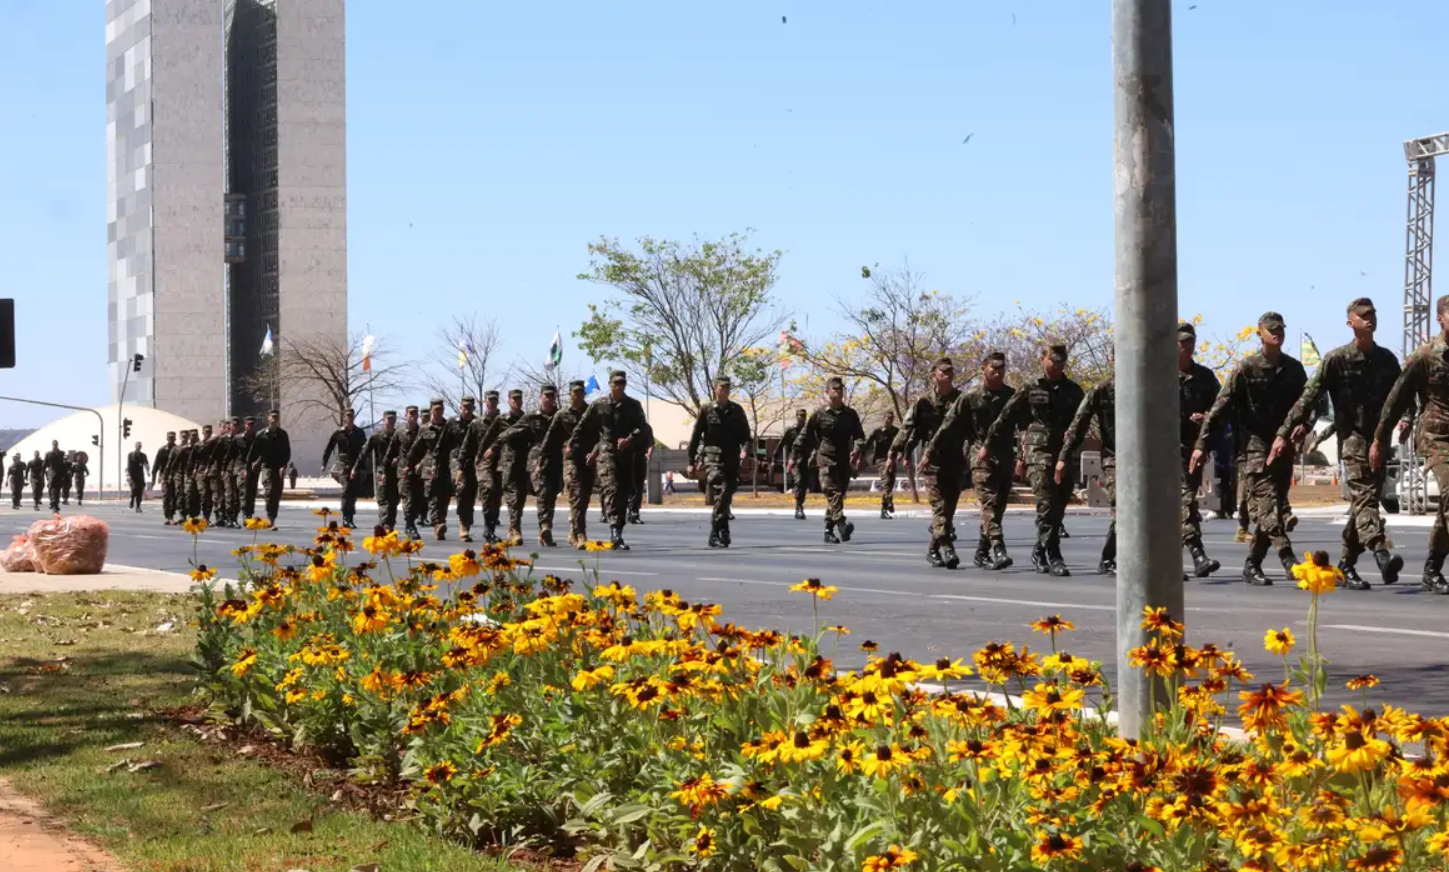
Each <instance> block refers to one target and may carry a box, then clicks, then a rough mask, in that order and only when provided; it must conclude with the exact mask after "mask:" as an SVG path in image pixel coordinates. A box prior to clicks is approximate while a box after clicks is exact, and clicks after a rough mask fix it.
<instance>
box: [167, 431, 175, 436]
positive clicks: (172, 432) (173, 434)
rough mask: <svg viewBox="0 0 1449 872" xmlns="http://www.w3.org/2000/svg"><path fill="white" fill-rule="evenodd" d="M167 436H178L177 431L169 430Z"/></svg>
mask: <svg viewBox="0 0 1449 872" xmlns="http://www.w3.org/2000/svg"><path fill="white" fill-rule="evenodd" d="M166 435H167V436H175V435H176V431H175V430H167V431H166Z"/></svg>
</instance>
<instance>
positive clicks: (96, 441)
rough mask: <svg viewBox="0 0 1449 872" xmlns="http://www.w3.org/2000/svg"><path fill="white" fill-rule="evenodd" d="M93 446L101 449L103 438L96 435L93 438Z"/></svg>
mask: <svg viewBox="0 0 1449 872" xmlns="http://www.w3.org/2000/svg"><path fill="white" fill-rule="evenodd" d="M91 444H92V445H94V446H96V447H97V448H99V447H101V437H99V436H94V435H93V436H91Z"/></svg>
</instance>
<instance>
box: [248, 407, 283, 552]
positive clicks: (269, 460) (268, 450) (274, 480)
mask: <svg viewBox="0 0 1449 872" xmlns="http://www.w3.org/2000/svg"><path fill="white" fill-rule="evenodd" d="M291 462H292V438H291V437H290V436H289V435H287V431H286V430H283V429H282V413H281V412H280V411H278V410H277V409H272V410H271V411H269V412H267V426H266V429H264V430H263V431H262V432H260V433H258V434H257V437H256V438H255V439H253V440H252V450H251V452H250V453H248V455H247V465H248V466H250V467H251V468H252V471H253V472H255V473H256V474H258V475H260V476H262V477H263V480H264V481H265V482H266V485H267V520H268V521H270V522H271V523H272V524H276V523H277V512H278V510H280V508H281V505H282V471H283V470H285V469H286V468H287V465H288V464H290V463H291Z"/></svg>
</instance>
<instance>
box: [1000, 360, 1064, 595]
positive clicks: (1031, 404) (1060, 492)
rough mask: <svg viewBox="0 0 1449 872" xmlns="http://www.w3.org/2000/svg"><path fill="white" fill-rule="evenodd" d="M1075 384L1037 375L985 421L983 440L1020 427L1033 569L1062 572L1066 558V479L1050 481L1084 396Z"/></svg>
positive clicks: (1054, 477)
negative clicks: (1031, 513) (1032, 516)
mask: <svg viewBox="0 0 1449 872" xmlns="http://www.w3.org/2000/svg"><path fill="white" fill-rule="evenodd" d="M1085 396H1086V395H1085V394H1084V393H1083V391H1082V388H1081V386H1080V385H1078V384H1077V383H1076V382H1074V381H1072V380H1071V379H1070V378H1067V377H1066V376H1065V375H1063V376H1062V377H1061V378H1059V379H1057V380H1056V381H1052V380H1051V379H1048V378H1046V377H1045V376H1043V377H1041V378H1038V379H1037V380H1036V381H1034V382H1032V383H1031V384H1030V385H1028V386H1026V387H1025V388H1022V389H1021V390H1019V391H1017V392H1016V393H1014V394H1012V395H1011V398H1010V399H1008V400H1007V401H1006V404H1005V405H1003V406H1002V408H1001V413H1000V414H999V415H997V417H996V420H995V421H993V422H992V423H991V429H990V430H988V431H987V433H986V441H987V442H988V443H989V444H996V443H997V442H999V441H1000V440H1001V439H1003V438H1008V434H1010V433H1013V432H1015V431H1016V430H1018V429H1025V430H1026V439H1025V440H1024V443H1025V451H1024V455H1025V456H1024V458H1023V459H1024V460H1025V461H1026V470H1027V480H1028V481H1029V482H1030V483H1031V490H1032V494H1033V496H1035V497H1036V549H1035V551H1034V552H1033V554H1032V563H1033V565H1035V566H1036V568H1037V570H1038V571H1039V572H1046V571H1048V570H1049V569H1052V570H1053V571H1054V574H1056V575H1062V574H1063V573H1064V572H1065V569H1066V562H1065V561H1064V560H1063V559H1062V552H1061V540H1060V534H1061V526H1062V518H1063V517H1065V515H1066V511H1067V500H1069V499H1070V498H1071V495H1072V483H1071V482H1070V481H1069V480H1065V479H1064V480H1063V481H1062V483H1061V484H1057V481H1056V465H1057V456H1058V455H1059V454H1060V453H1061V450H1062V440H1063V437H1064V436H1065V434H1066V430H1067V427H1068V425H1070V424H1071V421H1072V418H1073V417H1074V416H1075V415H1076V413H1077V409H1078V408H1080V407H1081V405H1082V400H1083V399H1084V398H1085Z"/></svg>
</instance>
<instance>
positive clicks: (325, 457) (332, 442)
mask: <svg viewBox="0 0 1449 872" xmlns="http://www.w3.org/2000/svg"><path fill="white" fill-rule="evenodd" d="M336 447H337V434H336V433H333V434H332V438H331V439H328V440H327V447H326V448H323V449H322V468H323V469H326V468H327V461H329V460H331V459H332V449H334V448H336Z"/></svg>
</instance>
